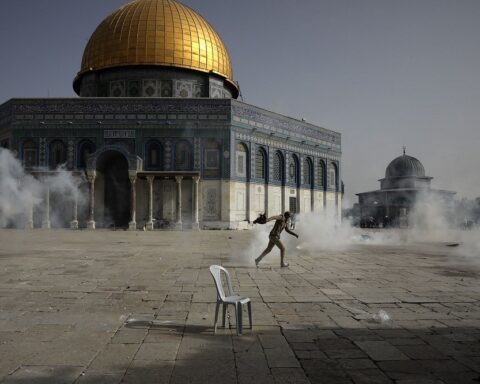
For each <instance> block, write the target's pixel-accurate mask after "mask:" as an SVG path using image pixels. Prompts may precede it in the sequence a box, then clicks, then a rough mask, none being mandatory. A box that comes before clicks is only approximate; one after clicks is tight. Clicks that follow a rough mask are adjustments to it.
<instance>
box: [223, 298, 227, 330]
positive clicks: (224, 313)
mask: <svg viewBox="0 0 480 384" xmlns="http://www.w3.org/2000/svg"><path fill="white" fill-rule="evenodd" d="M226 316H227V304H225V303H223V317H222V327H223V328H225V317H226Z"/></svg>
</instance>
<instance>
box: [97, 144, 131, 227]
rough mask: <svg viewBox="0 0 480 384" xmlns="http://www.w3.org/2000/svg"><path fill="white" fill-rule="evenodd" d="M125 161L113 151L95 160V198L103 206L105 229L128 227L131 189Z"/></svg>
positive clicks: (121, 155)
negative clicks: (96, 197) (97, 197)
mask: <svg viewBox="0 0 480 384" xmlns="http://www.w3.org/2000/svg"><path fill="white" fill-rule="evenodd" d="M128 168H129V167H128V161H127V159H126V158H125V157H124V156H123V154H121V153H120V152H117V151H115V150H110V151H106V152H103V153H102V154H101V155H100V156H99V157H98V160H97V180H98V181H97V183H96V188H98V189H97V191H98V192H100V193H96V195H97V196H99V197H100V203H101V204H102V205H103V210H102V211H103V220H102V221H103V223H104V226H105V227H111V226H115V227H128V223H129V221H130V209H131V207H130V204H131V188H130V180H129V177H128V176H129V175H128V170H129V169H128Z"/></svg>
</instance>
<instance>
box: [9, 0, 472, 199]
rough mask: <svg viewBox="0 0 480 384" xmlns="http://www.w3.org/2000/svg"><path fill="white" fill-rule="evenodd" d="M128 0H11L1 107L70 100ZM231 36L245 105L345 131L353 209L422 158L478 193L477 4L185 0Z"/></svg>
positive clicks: (449, 183) (439, 174)
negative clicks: (100, 28) (99, 40)
mask: <svg viewBox="0 0 480 384" xmlns="http://www.w3.org/2000/svg"><path fill="white" fill-rule="evenodd" d="M125 2H126V1H124V0H2V2H1V5H0V6H1V9H0V10H1V12H0V48H1V54H0V55H1V56H0V103H3V102H5V101H7V100H8V99H10V98H12V97H46V96H48V95H50V96H52V97H56V96H60V97H71V96H74V93H73V90H72V80H73V78H74V76H75V74H76V73H77V71H78V70H79V69H80V62H81V57H82V53H83V49H84V47H85V45H86V43H87V41H88V39H89V37H90V35H91V34H92V33H93V31H94V30H95V28H96V27H97V25H98V24H99V23H100V22H101V21H102V20H103V19H104V18H105V17H106V16H107V15H109V14H110V13H111V12H113V11H114V10H115V9H117V8H118V7H119V6H121V5H122V4H124V3H125ZM183 3H184V4H186V5H189V6H190V7H192V8H193V9H195V10H197V11H198V12H199V13H201V14H202V15H203V16H204V17H205V18H206V19H207V20H208V21H209V22H210V23H211V24H212V25H213V26H214V27H215V29H216V30H217V31H218V32H219V34H220V35H221V36H222V38H223V40H224V41H225V43H226V45H227V47H228V49H229V52H230V55H231V58H232V61H233V66H234V74H235V79H236V80H237V81H239V83H240V86H241V89H242V93H243V97H244V100H245V101H246V102H248V103H250V104H254V105H258V106H260V107H263V108H267V109H270V110H272V111H274V112H278V113H282V114H286V115H290V116H292V117H298V118H305V119H306V120H307V121H309V122H312V123H314V124H317V125H320V126H323V127H325V128H328V129H332V130H335V131H338V132H340V133H341V134H342V140H343V164H342V165H343V175H342V176H343V180H344V182H345V187H346V199H347V201H346V203H347V204H351V203H352V202H355V201H356V198H355V193H358V192H365V191H368V190H373V189H377V188H378V187H379V183H378V181H377V180H378V179H379V178H381V177H383V176H384V173H385V168H386V166H387V165H388V163H389V162H390V161H391V160H392V159H393V158H395V157H396V156H398V155H400V154H401V153H402V147H403V146H404V145H405V146H406V147H407V153H408V154H410V155H412V156H414V157H417V158H418V159H419V160H420V161H421V162H422V163H423V164H424V166H425V170H426V172H427V175H428V176H432V177H434V180H433V186H434V187H435V188H442V189H451V190H456V191H457V192H458V195H459V197H462V196H466V197H476V196H480V191H479V189H480V188H479V187H480V170H479V165H480V129H479V125H480V1H479V0H361V1H359V0H298V1H292V0H184V1H183Z"/></svg>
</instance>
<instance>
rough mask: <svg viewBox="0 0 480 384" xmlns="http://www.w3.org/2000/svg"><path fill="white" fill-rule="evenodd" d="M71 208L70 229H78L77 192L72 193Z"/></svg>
mask: <svg viewBox="0 0 480 384" xmlns="http://www.w3.org/2000/svg"><path fill="white" fill-rule="evenodd" d="M74 193H75V196H74V197H73V208H72V216H73V217H72V221H71V222H70V229H78V190H77V191H75V192H74Z"/></svg>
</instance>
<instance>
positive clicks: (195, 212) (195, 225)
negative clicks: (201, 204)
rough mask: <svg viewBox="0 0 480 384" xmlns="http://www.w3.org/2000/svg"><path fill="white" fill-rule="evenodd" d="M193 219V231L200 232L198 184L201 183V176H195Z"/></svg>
mask: <svg viewBox="0 0 480 384" xmlns="http://www.w3.org/2000/svg"><path fill="white" fill-rule="evenodd" d="M192 181H193V188H192V189H193V215H192V216H193V217H192V219H193V220H192V229H194V230H197V231H198V230H200V223H199V222H198V194H199V191H198V184H199V181H200V176H193V178H192Z"/></svg>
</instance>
